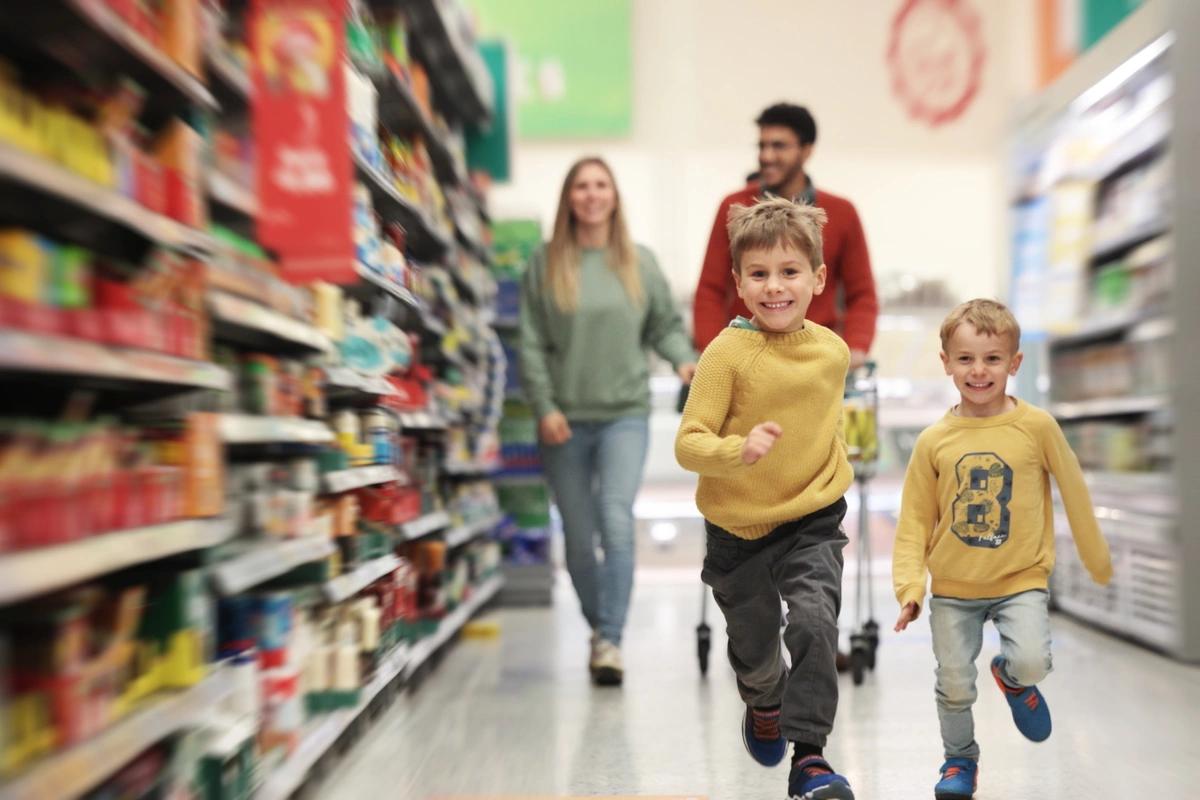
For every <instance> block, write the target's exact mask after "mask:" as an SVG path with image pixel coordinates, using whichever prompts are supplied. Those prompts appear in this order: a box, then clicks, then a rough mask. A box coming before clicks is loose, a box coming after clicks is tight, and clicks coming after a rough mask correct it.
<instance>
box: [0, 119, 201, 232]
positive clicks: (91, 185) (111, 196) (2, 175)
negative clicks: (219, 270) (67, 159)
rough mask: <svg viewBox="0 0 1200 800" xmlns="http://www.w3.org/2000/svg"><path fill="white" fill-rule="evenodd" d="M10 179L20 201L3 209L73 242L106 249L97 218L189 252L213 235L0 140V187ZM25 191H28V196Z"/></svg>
mask: <svg viewBox="0 0 1200 800" xmlns="http://www.w3.org/2000/svg"><path fill="white" fill-rule="evenodd" d="M14 184H16V185H19V186H20V187H21V189H22V193H21V194H20V202H19V203H18V202H16V201H14V200H13V199H12V198H9V199H8V200H7V201H5V204H4V210H5V213H6V215H8V214H12V215H13V216H14V218H15V220H16V221H19V222H21V223H23V224H27V225H29V226H30V227H33V228H36V229H37V230H40V231H43V232H45V233H48V234H50V235H52V236H54V237H56V238H59V237H61V238H62V239H64V240H66V241H71V242H77V243H79V244H84V245H87V246H90V247H93V248H96V249H102V250H104V251H106V252H107V254H110V255H111V254H115V252H116V250H115V245H113V244H112V243H111V242H110V241H108V240H109V238H110V237H109V236H107V235H106V233H105V232H104V231H103V230H101V231H100V232H97V231H96V230H95V228H96V226H95V224H94V223H95V222H97V221H103V222H104V223H106V225H101V226H100V228H105V227H108V225H109V224H111V225H113V226H116V227H118V228H120V229H121V230H122V232H123V233H125V234H126V235H127V236H129V237H132V238H133V239H134V240H136V241H138V242H140V243H141V244H142V245H145V244H160V245H163V246H166V247H171V248H174V249H177V250H183V251H187V252H191V253H208V252H211V251H212V250H213V247H214V244H215V243H214V241H213V239H212V237H211V236H209V235H208V234H207V233H205V232H203V231H200V230H197V229H195V228H191V227H188V226H187V225H182V224H180V223H178V222H176V221H175V220H173V219H171V218H169V217H166V216H163V215H162V214H156V213H155V212H153V211H150V210H149V209H147V208H145V207H143V206H142V205H140V204H138V203H137V202H135V201H134V200H131V199H130V198H128V197H125V196H124V195H122V194H120V193H119V192H117V191H116V190H114V189H111V188H109V187H107V186H103V185H101V184H99V183H96V182H94V181H92V180H89V179H88V178H85V177H83V176H82V175H78V174H76V173H75V172H72V171H71V170H69V169H67V168H66V167H64V166H61V165H59V164H56V163H54V162H53V161H50V160H48V159H46V158H43V157H41V156H39V155H37V154H35V153H28V152H25V151H24V150H21V149H19V148H17V147H14V146H12V145H10V144H6V143H3V142H0V192H4V193H8V194H11V193H9V192H8V190H9V188H10V187H12V186H13V185H14ZM27 192H32V193H33V195H34V196H33V197H30V196H29V194H27Z"/></svg>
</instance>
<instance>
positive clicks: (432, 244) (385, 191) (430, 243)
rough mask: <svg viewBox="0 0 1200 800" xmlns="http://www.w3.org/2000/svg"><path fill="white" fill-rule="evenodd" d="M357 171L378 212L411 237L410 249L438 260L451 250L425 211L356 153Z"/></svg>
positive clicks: (424, 256)
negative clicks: (394, 222) (397, 223)
mask: <svg viewBox="0 0 1200 800" xmlns="http://www.w3.org/2000/svg"><path fill="white" fill-rule="evenodd" d="M354 169H355V172H356V174H357V175H358V177H359V179H360V180H362V181H363V183H364V184H366V186H367V189H369V190H370V192H371V198H372V199H373V200H374V202H375V210H376V211H378V212H379V213H380V215H382V216H383V217H384V219H388V220H395V221H397V222H399V223H400V224H401V225H403V226H404V230H405V231H406V232H407V233H408V248H409V250H411V251H412V253H413V255H415V256H417V257H418V258H423V259H428V260H436V259H438V258H439V257H440V256H441V255H442V254H443V253H445V252H446V250H447V249H449V247H450V242H449V240H447V238H446V236H445V234H443V233H442V232H441V231H440V230H438V228H437V226H436V225H435V224H434V223H433V222H432V221H431V220H430V219H429V217H427V216H426V215H425V211H424V210H423V209H421V208H419V207H418V206H417V205H416V204H415V203H413V202H412V201H411V200H409V199H408V198H407V197H405V196H404V195H402V194H401V193H400V191H399V190H398V189H397V188H396V187H395V186H394V185H393V182H392V180H391V179H390V178H389V177H388V176H386V175H384V174H383V173H382V172H380V171H379V170H378V169H376V168H375V167H374V166H372V165H371V164H369V163H367V160H366V159H365V158H363V157H362V155H361V154H360V153H357V152H355V153H354Z"/></svg>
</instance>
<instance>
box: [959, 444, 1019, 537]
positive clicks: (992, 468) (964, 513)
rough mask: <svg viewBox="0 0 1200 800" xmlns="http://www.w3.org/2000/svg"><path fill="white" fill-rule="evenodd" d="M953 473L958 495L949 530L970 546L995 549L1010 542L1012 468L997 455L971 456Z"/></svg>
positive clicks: (961, 460) (974, 454)
mask: <svg viewBox="0 0 1200 800" xmlns="http://www.w3.org/2000/svg"><path fill="white" fill-rule="evenodd" d="M954 472H955V477H956V478H957V479H958V496H957V497H955V498H954V518H953V521H952V522H951V525H950V530H952V531H954V535H955V536H957V537H958V538H959V539H961V540H962V541H963V543H964V544H967V545H970V546H971V547H992V548H995V547H999V546H1000V545H1002V544H1004V543H1005V542H1007V541H1008V526H1009V511H1008V502H1009V501H1010V500H1011V499H1012V485H1013V471H1012V468H1011V467H1009V466H1008V464H1006V463H1004V460H1003V459H1002V458H1000V456H998V455H996V454H995V453H968V454H967V455H965V456H963V457H962V458H961V459H959V461H958V464H956V465H955V467H954Z"/></svg>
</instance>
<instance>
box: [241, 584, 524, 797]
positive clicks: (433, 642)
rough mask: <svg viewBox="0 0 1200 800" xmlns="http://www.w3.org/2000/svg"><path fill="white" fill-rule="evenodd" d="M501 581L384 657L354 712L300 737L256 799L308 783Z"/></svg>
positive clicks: (322, 722) (334, 716) (476, 593)
mask: <svg viewBox="0 0 1200 800" xmlns="http://www.w3.org/2000/svg"><path fill="white" fill-rule="evenodd" d="M502 586H503V580H502V579H501V578H499V577H493V578H490V579H488V580H487V581H485V582H484V583H483V584H481V585H480V586H479V587H477V588H476V589H475V590H474V591H473V592H472V594H471V597H470V599H468V600H467V601H466V602H464V603H463V604H462V605H461V606H459V608H458V609H456V610H455V611H454V613H453V614H451V615H449V616H447V617H446V618H445V619H444V620H442V622H441V623H440V624H439V625H438V629H437V632H436V633H434V634H432V635H431V636H429V637H428V638H426V639H423V640H421V641H420V642H417V643H416V644H415V645H411V646H410V645H408V644H401V645H399V646H397V647H396V648H395V649H394V650H392V652H391V653H389V654H388V655H387V657H385V658H384V659H383V661H382V662H381V664H380V665H379V667H378V668H377V669H376V671H375V675H374V677H373V678H372V679H371V680H370V682H368V683H367V685H366V686H364V687H363V689H362V693H361V698H360V699H359V702H358V704H357V705H355V706H354V708H349V709H344V710H342V711H335V712H333V713H332V714H326V715H325V716H324V717H322V718H320V719H319V720H317V721H316V722H314V723H313V724H312V725H311V726H310V727H309V728H308V729H307V730H306V731H305V734H304V737H303V739H302V740H301V742H300V744H299V745H298V746H297V747H296V749H295V751H294V752H293V753H292V755H291V756H290V757H289V758H287V759H286V760H285V761H284V762H283V763H282V764H280V765H279V766H278V767H277V768H276V769H275V770H274V771H272V772H271V773H270V774H269V775H267V776H266V778H265V779H264V781H263V783H262V784H261V785H260V786H259V787H258V789H257V791H256V792H255V795H254V796H255V798H256V800H287V798H288V797H290V796H291V795H292V794H293V793H294V792H295V791H296V790H297V789H299V788H300V787H301V786H302V785H303V784H304V782H305V780H306V779H307V778H308V774H309V772H310V771H311V770H312V768H313V766H315V765H316V763H317V762H318V761H319V760H320V759H321V757H322V756H324V755H325V754H326V753H328V752H329V751H330V750H332V749H333V747H334V745H336V744H337V742H338V740H339V739H340V738H341V737H342V735H343V734H344V733H345V732H346V731H347V729H349V728H350V726H351V725H353V724H355V723H356V722H359V721H360V720H361V719H362V717H363V714H364V712H365V711H366V710H367V708H368V707H370V706H371V704H372V703H373V702H375V700H376V698H378V697H379V695H380V694H381V693H382V692H383V691H384V690H385V689H386V688H387V687H388V686H390V685H392V684H393V683H395V682H397V681H399V680H404V679H405V678H407V677H409V676H411V675H412V674H414V673H415V672H416V671H417V670H418V669H419V668H420V667H421V666H423V665H424V664H425V663H426V662H428V660H429V657H430V656H431V655H433V654H434V653H436V652H437V651H438V650H440V649H441V648H442V647H444V646H445V645H446V643H447V642H449V641H450V639H451V638H452V637H453V636H454V635H455V634H456V633H458V632H459V631H460V630H462V628H463V626H464V625H466V624H467V622H468V621H470V619H471V618H472V617H473V616H475V615H476V614H477V613H479V611H480V609H482V608H483V607H484V606H485V605H487V604H488V603H489V602H490V601H491V600H492V599H493V598H494V597H495V596H496V593H497V592H499V591H500V588H501V587H502Z"/></svg>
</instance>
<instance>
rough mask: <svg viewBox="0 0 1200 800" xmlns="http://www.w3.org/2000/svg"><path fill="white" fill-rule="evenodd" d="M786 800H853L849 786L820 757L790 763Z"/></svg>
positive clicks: (852, 793) (807, 757)
mask: <svg viewBox="0 0 1200 800" xmlns="http://www.w3.org/2000/svg"><path fill="white" fill-rule="evenodd" d="M788 800H854V792H852V791H851V790H850V784H849V783H848V782H847V781H846V779H845V778H843V777H842V776H841V775H838V774H837V773H836V772H834V771H833V767H831V766H829V762H828V761H826V760H825V759H823V758H821V757H820V756H805V757H804V758H802V759H800V760H799V761H793V762H792V772H791V774H790V775H789V776H788Z"/></svg>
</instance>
